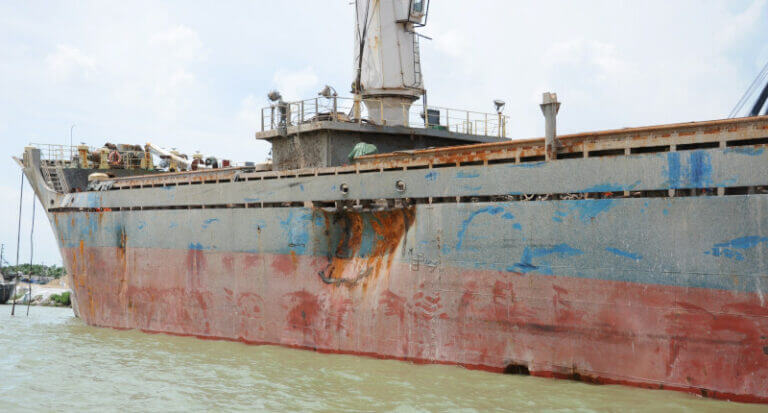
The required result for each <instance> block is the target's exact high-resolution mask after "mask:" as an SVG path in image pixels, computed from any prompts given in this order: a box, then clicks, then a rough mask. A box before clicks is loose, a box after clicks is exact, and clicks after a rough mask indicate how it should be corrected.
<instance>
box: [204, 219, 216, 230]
mask: <svg viewBox="0 0 768 413" xmlns="http://www.w3.org/2000/svg"><path fill="white" fill-rule="evenodd" d="M216 222H219V219H218V218H209V219H206V220H205V221H203V229H208V226H209V225H211V224H213V223H216Z"/></svg>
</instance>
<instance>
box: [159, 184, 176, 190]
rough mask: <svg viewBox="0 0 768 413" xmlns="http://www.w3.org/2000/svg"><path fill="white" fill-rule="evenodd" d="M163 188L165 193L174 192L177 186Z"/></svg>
mask: <svg viewBox="0 0 768 413" xmlns="http://www.w3.org/2000/svg"><path fill="white" fill-rule="evenodd" d="M162 188H163V191H173V190H175V189H176V188H177V187H176V185H167V186H164V187H162Z"/></svg>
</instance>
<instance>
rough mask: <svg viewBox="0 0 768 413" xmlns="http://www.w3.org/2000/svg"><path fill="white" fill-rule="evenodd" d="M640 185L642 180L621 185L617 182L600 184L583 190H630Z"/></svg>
mask: <svg viewBox="0 0 768 413" xmlns="http://www.w3.org/2000/svg"><path fill="white" fill-rule="evenodd" d="M638 185H640V181H635V182H634V183H633V184H632V185H621V184H616V183H609V184H598V185H593V186H590V187H589V188H584V189H583V190H582V191H581V192H618V191H629V190H632V189H634V188H635V187H637V186H638Z"/></svg>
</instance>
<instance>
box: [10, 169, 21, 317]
mask: <svg viewBox="0 0 768 413" xmlns="http://www.w3.org/2000/svg"><path fill="white" fill-rule="evenodd" d="M23 201H24V171H21V189H20V190H19V225H18V230H17V233H16V271H17V272H18V270H19V250H20V249H21V207H22V202H23ZM17 275H18V274H17ZM13 284H14V288H13V305H12V306H11V315H15V313H16V285H18V284H19V277H18V276H17V277H15V278H14V279H13Z"/></svg>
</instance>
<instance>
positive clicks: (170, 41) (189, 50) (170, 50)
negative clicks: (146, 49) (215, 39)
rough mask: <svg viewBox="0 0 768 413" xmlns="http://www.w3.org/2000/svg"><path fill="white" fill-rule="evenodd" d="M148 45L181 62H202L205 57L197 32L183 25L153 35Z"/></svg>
mask: <svg viewBox="0 0 768 413" xmlns="http://www.w3.org/2000/svg"><path fill="white" fill-rule="evenodd" d="M149 44H150V45H151V46H154V47H156V48H157V49H158V51H159V52H162V53H167V55H169V56H172V57H173V58H175V59H177V60H179V61H182V62H190V61H195V60H202V59H204V58H205V56H206V52H205V50H204V49H203V43H202V42H201V41H200V37H199V36H198V34H197V32H195V31H194V30H192V29H190V28H189V27H187V26H184V25H178V26H176V27H173V28H169V29H166V30H163V31H160V32H158V33H155V34H154V35H152V37H150V40H149Z"/></svg>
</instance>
